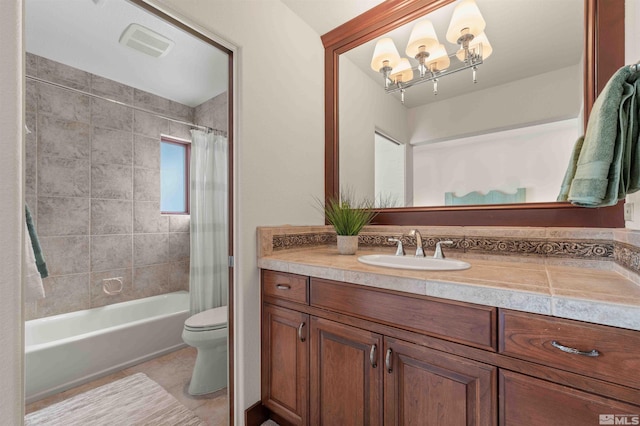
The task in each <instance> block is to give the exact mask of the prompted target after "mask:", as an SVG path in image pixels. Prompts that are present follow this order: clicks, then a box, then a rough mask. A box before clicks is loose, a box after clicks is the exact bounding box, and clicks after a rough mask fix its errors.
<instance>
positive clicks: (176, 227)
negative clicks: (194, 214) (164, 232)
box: [168, 214, 191, 232]
mask: <svg viewBox="0 0 640 426" xmlns="http://www.w3.org/2000/svg"><path fill="white" fill-rule="evenodd" d="M168 217H169V232H190V225H191V216H189V215H188V214H173V215H169V216H168Z"/></svg>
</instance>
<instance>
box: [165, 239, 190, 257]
mask: <svg viewBox="0 0 640 426" xmlns="http://www.w3.org/2000/svg"><path fill="white" fill-rule="evenodd" d="M190 236H191V234H190V233H188V232H185V233H177V232H174V233H171V234H169V259H170V260H171V261H180V260H188V259H189V253H190V241H191V239H190Z"/></svg>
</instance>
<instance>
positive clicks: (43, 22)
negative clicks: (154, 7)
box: [25, 0, 228, 107]
mask: <svg viewBox="0 0 640 426" xmlns="http://www.w3.org/2000/svg"><path fill="white" fill-rule="evenodd" d="M25 12H26V18H25V44H26V50H27V52H30V53H34V54H36V55H39V56H43V57H45V58H48V59H51V60H54V61H57V62H61V63H63V64H67V65H70V66H72V67H75V68H78V69H81V70H84V71H87V72H90V73H92V74H97V75H100V76H102V77H105V78H108V79H111V80H115V81H118V82H120V83H123V84H126V85H129V86H133V87H136V88H138V89H141V90H144V91H146V92H150V93H153V94H156V95H158V96H161V97H164V98H168V99H171V100H174V101H176V102H180V103H182V104H185V105H189V106H192V107H193V106H196V105H199V104H201V103H202V102H204V101H206V100H208V99H210V98H212V97H214V96H217V95H219V94H220V93H223V92H224V91H226V90H227V86H228V75H227V74H228V57H227V54H226V53H224V52H222V51H220V50H219V49H217V48H215V47H214V46H212V45H210V44H207V43H205V42H204V41H202V40H200V39H198V38H196V37H194V36H193V35H191V34H188V33H186V32H185V31H183V30H180V29H178V28H176V27H174V26H173V25H170V24H168V23H166V22H164V21H163V20H161V19H159V18H157V17H156V16H154V15H152V14H151V13H149V12H147V11H145V10H143V9H141V8H139V7H138V6H135V5H133V4H131V3H129V2H127V1H126V0H95V1H94V0H26V5H25ZM131 23H138V24H140V25H142V26H145V27H147V28H150V29H151V30H153V31H155V32H157V33H160V34H162V35H164V36H165V37H167V38H169V39H171V40H173V41H174V42H175V45H174V46H173V48H172V50H171V51H169V52H168V53H167V55H166V56H164V57H161V58H153V57H151V56H148V55H145V54H143V53H140V52H138V51H136V50H133V49H130V48H128V47H125V46H123V45H121V44H120V43H119V42H118V41H119V39H120V35H121V34H122V32H123V31H124V30H125V29H126V28H127V27H128V26H129V24H131Z"/></svg>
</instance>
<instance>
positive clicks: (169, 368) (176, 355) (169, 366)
mask: <svg viewBox="0 0 640 426" xmlns="http://www.w3.org/2000/svg"><path fill="white" fill-rule="evenodd" d="M195 360H196V349H195V348H192V347H187V348H184V349H180V350H177V351H175V352H171V353H169V354H166V355H163V356H161V357H158V358H154V359H152V360H149V361H147V362H143V363H142V364H138V365H134V366H133V367H129V368H127V369H125V370H122V371H118V372H116V373H113V374H110V375H108V376H105V377H102V378H100V379H96V380H94V381H92V382H89V383H85V384H84V385H80V386H78V387H75V388H72V389H69V390H67V391H64V392H61V393H59V394H56V395H52V396H50V397H47V398H44V399H41V400H39V401H36V402H33V403H31V404H29V405H27V407H26V413H27V414H28V413H31V412H33V411H36V410H39V409H41V408H44V407H47V406H49V405H51V404H55V403H56V402H60V401H63V400H65V399H67V398H71V397H72V396H75V395H77V394H79V393H82V392H85V391H88V390H89V389H93V388H95V387H98V386H102V385H105V384H107V383H110V382H113V381H115V380H118V379H122V378H123V377H126V376H130V375H132V374H136V373H144V374H146V375H147V376H148V377H149V378H150V379H151V380H153V381H155V382H156V383H158V384H159V385H160V386H162V387H163V388H165V390H166V391H167V392H169V393H170V394H171V395H173V396H174V397H175V398H176V399H177V400H178V401H180V403H182V404H183V405H184V406H185V407H187V408H188V409H190V410H191V411H193V412H194V413H195V414H196V415H197V416H198V417H200V418H201V419H202V420H204V421H205V422H206V425H207V426H226V425H227V424H228V421H227V419H228V411H229V410H228V405H227V391H226V389H222V390H220V391H218V392H215V393H212V394H208V395H204V396H198V397H194V396H191V395H189V394H188V393H187V388H186V385H187V384H188V382H189V380H190V379H191V371H192V370H193V365H194V363H195Z"/></svg>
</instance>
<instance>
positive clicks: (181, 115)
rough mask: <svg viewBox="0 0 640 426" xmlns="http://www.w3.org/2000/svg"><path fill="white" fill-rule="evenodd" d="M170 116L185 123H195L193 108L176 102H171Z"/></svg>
mask: <svg viewBox="0 0 640 426" xmlns="http://www.w3.org/2000/svg"><path fill="white" fill-rule="evenodd" d="M168 113H169V116H171V117H174V118H178V119H180V120H183V121H189V122H190V121H193V108H191V107H190V106H188V105H184V104H181V103H179V102H175V101H169V111H168Z"/></svg>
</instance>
